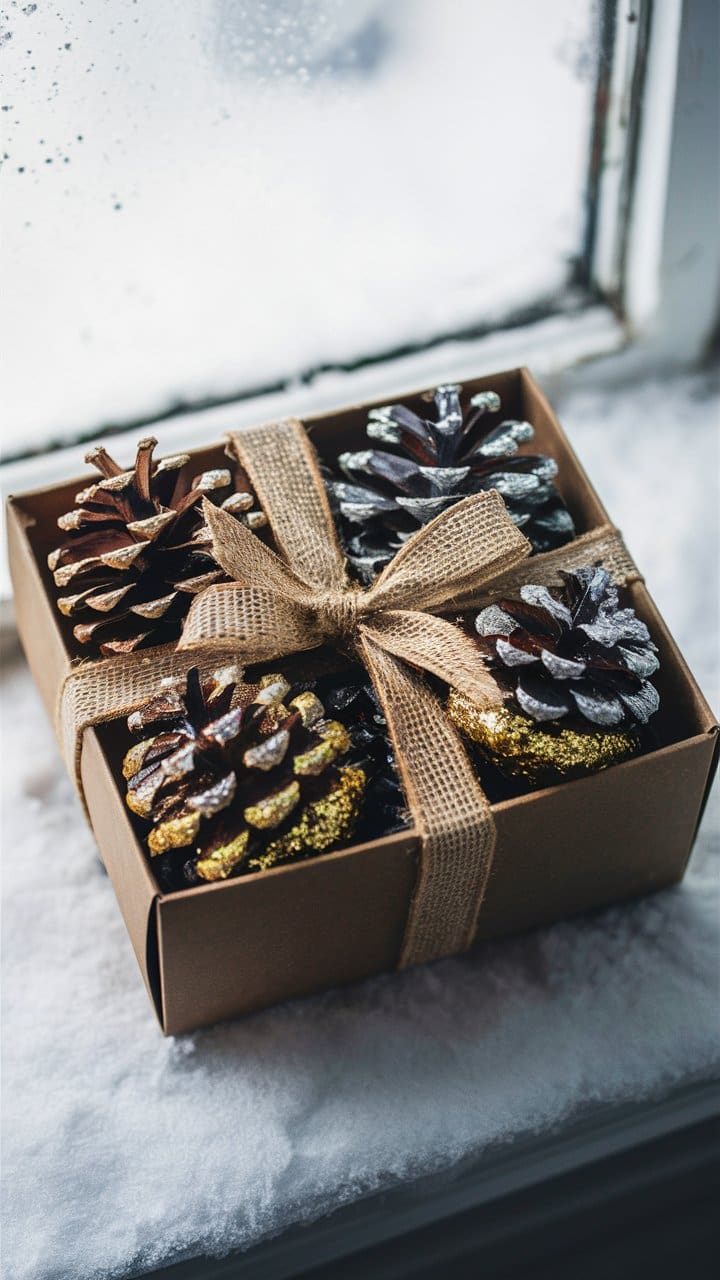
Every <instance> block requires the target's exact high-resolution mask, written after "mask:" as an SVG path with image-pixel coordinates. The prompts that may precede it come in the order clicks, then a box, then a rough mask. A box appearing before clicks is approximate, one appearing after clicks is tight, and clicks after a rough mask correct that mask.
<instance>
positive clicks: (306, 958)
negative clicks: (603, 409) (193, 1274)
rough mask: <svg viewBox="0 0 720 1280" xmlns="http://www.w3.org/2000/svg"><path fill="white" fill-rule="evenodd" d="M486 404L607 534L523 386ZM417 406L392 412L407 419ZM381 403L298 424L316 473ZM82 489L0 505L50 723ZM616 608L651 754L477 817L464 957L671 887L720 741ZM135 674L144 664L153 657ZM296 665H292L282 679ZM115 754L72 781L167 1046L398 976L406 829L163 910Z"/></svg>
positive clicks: (103, 729) (107, 743) (657, 623)
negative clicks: (62, 559) (244, 1016)
mask: <svg viewBox="0 0 720 1280" xmlns="http://www.w3.org/2000/svg"><path fill="white" fill-rule="evenodd" d="M487 389H492V390H495V391H497V392H499V394H500V396H501V398H502V406H503V415H504V416H507V417H513V418H518V419H527V420H528V421H530V422H531V423H532V425H533V427H534V428H535V440H534V442H533V450H535V449H537V450H540V451H542V452H545V453H548V454H550V455H551V456H552V457H553V458H554V459H555V460H556V462H557V463H558V467H559V476H558V488H559V489H560V492H561V494H562V496H563V498H564V499H565V502H566V504H567V506H568V507H569V509H570V511H571V513H572V515H573V518H574V520H575V524H576V527H577V531H578V533H584V532H588V531H591V530H593V529H597V528H599V527H600V526H602V525H604V524H606V523H607V521H608V517H607V514H606V512H605V510H604V508H603V506H602V504H601V503H600V501H599V499H598V497H597V495H596V494H595V492H594V490H593V488H592V486H591V484H590V482H589V480H588V479H587V477H586V475H585V473H584V472H583V470H582V468H581V467H580V465H579V463H578V461H577V459H576V457H575V455H574V453H573V451H572V450H571V448H570V446H569V444H568V441H567V439H566V437H565V435H564V432H563V431H562V428H561V427H560V425H559V423H558V421H557V419H556V417H555V415H554V414H553V412H552V409H551V408H550V406H549V405H548V403H547V401H546V399H545V397H544V396H543V394H542V392H541V391H540V390H539V388H538V387H537V385H536V384H535V383H534V381H533V380H532V378H531V376H530V375H529V374H528V372H527V371H526V370H522V369H519V370H512V371H509V372H504V373H500V374H494V375H492V376H489V377H483V378H480V379H477V380H475V381H473V382H472V383H466V384H464V395H465V396H470V395H474V394H475V393H476V392H478V391H482V390H487ZM423 394H425V393H424V392H415V393H411V394H408V395H402V396H398V397H396V399H397V400H402V401H403V402H404V403H406V404H408V405H409V406H410V407H412V408H415V409H419V408H421V407H422V401H421V400H420V397H421V396H422V395H423ZM382 403H385V401H376V402H374V403H373V404H362V405H355V406H353V407H351V408H348V409H345V410H342V411H339V412H333V413H329V414H322V415H318V416H315V417H310V418H307V419H305V422H304V425H305V427H306V430H307V432H308V434H309V436H310V438H311V440H312V441H313V442H314V444H315V446H316V448H317V450H318V452H319V454H320V456H321V457H322V458H325V459H328V460H332V459H334V458H335V457H336V456H337V455H338V454H339V453H340V452H342V451H344V450H347V449H355V448H362V447H363V446H364V444H365V436H364V429H365V425H366V422H367V414H368V410H369V409H370V408H373V407H377V406H379V405H380V404H382ZM191 458H192V461H191V465H192V468H193V471H194V472H197V471H200V470H202V469H205V468H209V467H214V466H221V465H223V461H224V456H223V445H222V444H217V445H214V446H212V447H209V448H203V449H198V450H195V451H194V452H193V453H192V455H191ZM86 483H87V478H86V477H85V478H81V479H80V480H77V479H76V480H74V481H71V482H68V483H67V484H62V485H55V486H52V487H50V488H47V489H43V490H36V491H34V492H32V493H25V494H21V495H17V496H14V497H12V498H10V499H9V502H8V539H9V550H10V567H11V573H12V578H13V584H14V590H15V602H16V614H17V624H18V630H19V633H20V636H21V639H22V642H23V645H24V648H25V652H26V654H27V658H28V662H29V664H30V667H31V670H32V672H33V676H34V678H35V681H36V683H37V686H38V688H39V690H40V693H41V695H42V698H43V700H44V702H45V705H46V708H47V710H48V713H49V715H50V716H51V717H52V718H53V722H56V720H57V707H58V700H59V697H60V692H61V689H62V686H63V682H64V680H65V677H66V676H67V674H68V673H69V671H70V670H71V669H72V668H73V664H74V663H76V662H77V660H78V659H80V658H81V657H84V656H85V654H84V653H83V651H82V648H81V646H79V645H78V643H77V642H76V641H75V639H74V637H73V635H72V623H71V622H70V621H69V620H68V619H66V618H64V617H62V616H61V614H60V613H59V612H58V610H57V608H56V605H55V599H56V595H57V591H56V588H55V585H54V583H53V580H52V576H51V574H50V572H49V570H48V568H47V555H48V552H49V551H50V550H51V549H52V548H53V547H54V546H56V545H57V543H58V530H57V524H56V521H57V517H58V516H59V515H60V514H62V513H63V512H65V511H68V510H70V509H71V507H72V505H73V500H74V495H75V493H76V492H77V490H78V489H79V488H82V487H83V486H84V485H85V484H86ZM628 594H629V596H630V598H631V602H632V604H633V606H634V608H635V610H636V611H637V613H638V615H639V616H640V617H641V618H642V619H643V620H644V621H645V622H646V623H647V625H648V627H649V628H650V631H651V634H652V637H653V640H654V641H655V643H656V644H657V646H658V649H659V656H660V661H661V666H660V670H659V672H658V673H657V675H656V676H655V677H653V680H654V683H655V684H656V685H657V687H658V689H659V692H660V697H661V704H660V710H659V712H658V713H657V715H656V716H655V717H654V721H653V723H654V726H655V730H656V738H657V741H658V743H659V744H660V745H659V746H657V747H656V749H654V750H652V751H650V752H648V753H646V754H643V755H640V756H637V757H636V758H634V759H631V760H629V761H627V762H626V763H623V764H619V765H616V766H614V767H612V768H609V769H607V770H605V771H604V772H601V773H597V774H595V775H593V776H591V777H588V778H585V779H582V780H579V781H574V782H565V783H563V784H562V785H559V786H553V787H547V788H544V789H542V790H536V791H533V792H531V793H528V794H523V795H521V796H518V797H516V798H513V799H509V800H505V801H502V802H501V803H498V804H495V805H493V817H494V820H495V825H496V829H497V845H496V851H495V856H494V859H493V863H492V867H491V871H490V877H489V881H488V884H487V889H486V894H485V897H484V899H483V902H482V906H481V910H480V914H479V921H478V927H477V933H476V939H477V941H478V942H480V941H483V940H486V939H490V938H498V937H501V936H504V935H508V934H512V933H517V932H520V931H524V930H528V929H531V928H534V927H537V926H539V925H544V924H548V923H550V922H551V921H554V920H558V919H561V918H563V917H567V916H570V915H574V914H577V913H580V912H584V911H588V910H590V909H593V908H599V907H603V906H607V905H609V904H611V903H616V902H619V901H622V900H623V899H628V898H632V897H635V896H638V895H641V894H645V893H648V892H651V891H654V890H657V889H661V888H664V887H665V886H667V885H670V884H673V883H674V882H676V881H678V880H679V879H680V878H681V877H682V875H683V872H684V869H685V866H686V864H687V860H688V857H689V854H690V850H691V847H692V843H693V839H694V836H695V832H696V830H697V826H698V822H699V820H700V816H701V813H702V809H703V804H704V800H705V797H706V795H707V791H708V788H709V785H710V781H711V777H712V773H713V767H714V764H715V763H716V758H717V741H718V739H717V729H718V726H717V725H716V723H715V721H714V717H713V715H712V713H711V711H710V709H709V707H708V706H707V704H706V702H705V700H704V699H703V696H702V694H701V693H700V690H699V689H698V687H697V684H696V683H695V681H694V679H693V677H692V675H691V673H690V671H689V670H688V668H687V666H686V664H685V662H684V661H683V658H682V656H681V654H680V653H679V651H678V649H677V646H676V645H675V643H674V641H673V639H672V637H671V635H670V634H669V632H668V630H667V627H666V626H665V623H664V622H663V619H662V618H661V616H660V614H659V613H658V611H657V609H656V607H655V605H654V604H653V601H652V599H651V597H650V595H649V594H648V592H647V590H646V588H645V586H644V584H643V583H642V582H634V583H633V584H632V586H630V587H629V588H628ZM137 660H138V661H139V662H144V663H146V664H147V663H152V650H146V651H144V653H142V654H141V655H138V658H137ZM302 661H303V659H302V656H301V655H300V656H296V657H295V658H293V659H292V664H293V667H294V669H295V670H296V671H297V670H302ZM298 664H299V666H298ZM188 665H189V663H188ZM273 665H274V666H275V667H277V666H278V665H279V664H277V663H276V664H273ZM286 665H287V664H286ZM127 745H128V740H127V730H126V726H125V721H124V719H122V720H117V721H111V722H110V723H108V724H103V725H98V726H96V727H94V728H88V729H87V730H86V731H85V733H84V736H83V741H82V752H81V758H80V772H81V777H82V786H83V791H84V796H85V800H86V804H87V809H88V814H89V818H90V821H91V823H92V827H93V831H94V833H95V836H96V839H97V842H98V847H99V850H100V853H101V856H102V859H103V862H104V864H105V867H106V869H107V872H108V875H109V877H110V880H111V881H112V884H113V888H114V890H115V893H116V896H117V899H118V902H119V905H120V909H121V911H122V914H123V917H124V920H125V924H126V926H127V930H128V933H129V935H130V939H131V942H132V945H133V948H134V950H135V955H136V957H137V961H138V964H139V966H140V969H141V972H142V974H143V977H144V979H145V983H146V986H147V989H148V992H149V994H150V997H151V1000H152V1002H153V1005H154V1007H155V1009H156V1012H157V1016H158V1018H159V1020H160V1023H161V1026H162V1028H163V1030H164V1032H165V1033H166V1034H176V1033H179V1032H183V1031H188V1030H191V1029H193V1028H195V1027H198V1026H201V1025H204V1024H208V1023H213V1022H215V1021H218V1020H219V1019H221V1018H227V1017H231V1016H233V1015H236V1014H240V1013H244V1012H247V1011H250V1010H253V1009H258V1008H262V1007H264V1006H266V1005H269V1004H273V1003H276V1002H277V1001H280V1000H284V999H287V998H289V997H294V996H300V995H305V994H309V993H311V992H314V991H318V990H321V989H323V988H327V987H332V986H338V985H341V984H345V983H349V982H354V981H357V980H359V979H362V978H365V977H368V976H370V975H372V974H376V973H379V972H382V971H384V970H392V969H393V968H395V967H396V966H397V963H398V958H399V955H400V951H401V946H402V941H403V936H404V931H405V924H406V920H407V918H408V912H409V909H410V904H411V902H412V899H413V894H414V890H415V885H416V880H417V875H418V863H419V849H420V844H419V838H418V835H417V832H416V831H415V830H414V829H413V828H412V827H408V828H407V829H406V830H403V831H401V832H399V833H396V834H393V835H390V836H386V837H384V838H381V839H378V840H375V841H372V842H371V843H366V844H361V845H355V846H352V847H348V848H344V849H341V850H339V851H337V852H334V853H328V854H323V855H321V856H318V857H316V858H314V859H311V860H308V861H305V862H299V863H294V864H288V865H285V866H280V867H277V868H275V869H272V870H268V871H263V872H258V873H255V874H251V875H247V876H243V877H239V878H237V879H234V880H233V879H229V880H225V881H221V882H216V883H211V884H203V885H199V886H197V887H194V888H190V889H184V890H182V891H179V892H174V893H164V892H162V891H161V889H160V887H159V885H158V883H157V882H156V879H155V876H154V874H153V870H152V864H151V862H150V861H149V860H148V858H147V856H146V853H145V850H144V847H143V841H142V824H141V823H140V822H139V821H138V820H137V819H135V818H134V817H133V816H132V814H131V813H130V812H129V811H128V809H127V808H126V806H125V803H124V797H123V792H122V789H121V788H122V777H121V772H120V762H121V760H122V756H123V754H124V751H125V750H126V749H127Z"/></svg>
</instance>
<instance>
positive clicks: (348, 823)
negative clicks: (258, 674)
mask: <svg viewBox="0 0 720 1280" xmlns="http://www.w3.org/2000/svg"><path fill="white" fill-rule="evenodd" d="M237 682H238V673H237V671H236V670H235V669H234V668H227V669H225V670H223V671H218V672H216V673H215V674H214V675H213V677H212V678H211V679H210V680H208V681H206V682H205V683H203V682H202V681H201V679H200V674H199V671H198V669H197V668H196V667H194V668H193V669H192V670H191V671H189V672H188V675H187V680H186V682H184V684H183V682H182V681H181V682H178V681H173V680H172V679H170V680H168V681H166V682H164V686H163V689H162V692H161V693H160V694H159V695H158V696H157V697H155V698H151V699H150V701H149V702H147V703H146V704H145V706H144V707H143V708H142V709H141V710H139V711H136V712H134V713H133V714H132V715H131V716H130V718H129V720H128V727H129V728H130V730H131V732H133V733H142V734H143V735H144V736H143V740H142V741H141V742H139V743H137V744H136V745H135V746H134V747H131V749H130V750H129V751H128V753H127V755H126V756H125V760H124V764H123V773H124V776H125V778H126V780H127V804H128V807H129V808H130V809H132V811H133V812H134V813H136V814H138V815H139V816H140V817H142V818H145V819H147V820H149V821H150V822H151V823H152V829H151V831H150V833H149V836H148V839H147V844H148V849H149V851H150V855H151V856H152V857H159V856H164V855H168V854H169V855H170V858H169V864H168V865H166V866H165V870H166V872H167V873H168V875H169V882H170V884H171V887H178V886H179V885H182V883H183V882H184V883H185V884H187V883H190V884H192V883H196V882H197V881H198V880H224V879H226V878H227V877H228V876H231V875H237V874H239V873H242V872H246V871H257V870H261V869H264V868H266V867H269V866H273V865H275V864H277V863H279V862H285V861H289V860H292V859H295V858H298V857H308V856H311V855H312V854H314V853H321V852H323V851H325V850H327V849H329V848H330V847H331V846H337V845H339V844H342V843H343V842H345V841H347V839H348V838H349V837H350V836H351V834H352V832H353V830H354V827H355V823H356V821H357V818H358V815H359V812H360V808H361V805H362V800H363V795H364V791H365V781H366V777H365V772H364V770H363V769H361V768H359V767H356V766H348V765H345V766H341V765H340V764H339V763H338V762H339V761H340V760H341V759H342V757H343V756H344V755H346V753H347V752H348V751H349V749H350V746H351V740H350V735H349V733H348V731H347V729H346V728H345V726H344V725H342V724H341V723H339V722H338V721H337V720H328V719H326V717H325V710H324V708H323V705H322V703H321V702H320V700H319V699H318V697H317V696H316V695H315V694H314V693H311V692H304V693H300V694H298V696H297V697H295V698H292V699H291V700H290V701H289V703H288V705H287V706H285V705H284V702H283V699H285V698H286V697H287V695H288V693H289V692H290V686H289V684H288V683H287V681H286V680H285V679H284V677H283V676H282V675H269V676H266V677H265V678H264V679H263V680H262V682H261V684H260V686H259V687H258V686H254V687H253V688H249V687H247V686H246V687H245V689H243V690H239V689H238V684H237ZM238 693H239V694H240V695H242V694H243V693H244V694H245V698H244V699H243V697H242V696H240V698H239V699H238V696H237V695H238ZM148 735H149V736H148ZM175 850H179V851H183V852H182V854H181V859H180V862H178V859H177V857H176V855H175V853H174V851H175ZM188 855H190V857H189V860H187V859H188Z"/></svg>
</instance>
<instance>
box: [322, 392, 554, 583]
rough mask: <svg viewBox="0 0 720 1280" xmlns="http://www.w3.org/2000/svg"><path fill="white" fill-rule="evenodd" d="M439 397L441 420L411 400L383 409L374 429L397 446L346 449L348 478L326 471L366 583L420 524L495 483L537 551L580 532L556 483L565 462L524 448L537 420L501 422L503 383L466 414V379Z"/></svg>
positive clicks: (376, 436)
mask: <svg viewBox="0 0 720 1280" xmlns="http://www.w3.org/2000/svg"><path fill="white" fill-rule="evenodd" d="M434 399H435V408H436V421H435V422H431V421H429V420H427V419H425V418H421V417H418V415H417V414H415V413H413V412H412V411H411V410H410V409H407V408H406V407H405V406H404V405H401V404H394V405H388V406H386V407H385V408H382V409H373V410H372V411H371V413H370V417H369V422H368V427H367V434H368V436H369V437H370V439H371V440H377V441H380V442H381V443H382V444H384V445H392V446H394V448H395V450H397V452H391V451H389V450H388V449H364V450H361V451H358V452H354V453H343V454H341V455H340V457H339V458H338V464H339V467H340V470H341V471H342V472H343V474H344V475H345V476H346V477H347V479H346V480H341V479H339V478H337V477H334V476H331V475H328V476H327V478H326V483H327V487H328V491H329V494H330V500H331V504H332V506H333V509H334V511H335V513H336V516H337V517H338V524H339V527H340V535H341V537H342V539H343V541H344V544H345V548H346V551H347V556H348V559H349V560H350V562H351V563H352V564H353V565H354V567H355V569H356V571H357V573H358V575H359V577H360V578H361V580H362V581H364V582H366V583H369V582H372V580H373V579H374V578H375V576H376V575H377V573H378V572H379V571H380V570H381V569H382V568H383V566H384V565H386V564H387V563H388V562H389V561H390V560H392V558H393V556H394V555H395V553H396V552H397V551H399V549H400V547H401V546H402V544H403V542H405V541H406V540H407V538H408V537H409V536H410V534H411V533H412V532H414V530H415V529H417V528H418V526H419V525H424V524H426V523H427V522H428V521H429V520H432V519H433V517H434V516H436V515H438V514H439V513H440V512H441V511H444V510H445V508H446V507H449V506H452V504H453V503H454V502H458V501H459V500H460V498H464V497H467V495H468V494H470V493H479V492H481V491H482V490H486V489H496V490H497V491H498V493H499V494H500V495H501V497H502V498H503V499H504V501H505V505H506V506H507V509H508V512H509V514H510V516H511V517H512V519H513V521H514V522H515V524H516V525H518V526H519V527H520V528H521V529H522V530H523V533H524V534H525V535H526V537H527V538H528V539H529V540H530V542H531V543H532V547H533V550H535V551H548V550H550V549H551V548H552V547H559V546H561V545H562V544H563V543H565V542H567V541H569V539H570V538H572V537H574V534H575V529H574V526H573V522H572V518H571V516H570V513H569V512H568V511H567V509H566V507H565V506H564V504H563V501H562V498H561V497H560V494H559V493H558V492H557V489H556V488H555V486H554V484H553V479H554V477H555V476H556V475H557V465H556V463H555V462H554V461H553V459H552V458H548V457H545V456H543V455H541V454H526V453H520V452H518V449H519V446H520V445H521V444H525V443H526V442H527V441H528V440H532V438H533V428H532V426H531V425H530V423H529V422H515V421H510V420H508V421H504V422H498V414H499V411H500V397H499V396H498V395H497V394H496V393H495V392H494V391H483V392H480V393H479V394H478V395H475V396H473V397H472V399H471V401H470V404H471V407H472V410H471V412H470V413H469V414H468V416H467V418H466V419H465V420H463V415H462V410H461V407H460V387H458V386H455V385H452V384H449V385H446V386H441V387H438V388H437V391H436V392H435V397H434ZM488 415H489V418H488ZM366 479H367V481H368V483H365V480H366Z"/></svg>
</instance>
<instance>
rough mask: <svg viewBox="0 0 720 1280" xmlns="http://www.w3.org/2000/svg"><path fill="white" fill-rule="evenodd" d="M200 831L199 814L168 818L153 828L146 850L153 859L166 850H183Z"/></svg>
mask: <svg viewBox="0 0 720 1280" xmlns="http://www.w3.org/2000/svg"><path fill="white" fill-rule="evenodd" d="M199 829H200V814H199V813H187V814H183V815H182V817H180V818H169V819H168V821H167V822H160V823H159V824H158V826H157V827H153V829H152V831H151V832H150V835H149V836H148V849H149V850H150V854H151V856H152V857H153V858H156V857H157V856H158V854H160V853H167V851H168V849H183V848H184V847H185V845H188V844H192V842H193V840H194V839H195V837H196V835H197V833H198V831H199Z"/></svg>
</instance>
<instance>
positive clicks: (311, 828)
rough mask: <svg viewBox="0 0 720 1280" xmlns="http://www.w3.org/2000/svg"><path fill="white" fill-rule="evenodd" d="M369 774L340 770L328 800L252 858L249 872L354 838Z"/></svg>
mask: <svg viewBox="0 0 720 1280" xmlns="http://www.w3.org/2000/svg"><path fill="white" fill-rule="evenodd" d="M365 783H366V777H365V771H364V769H359V768H357V767H355V766H353V767H347V768H344V769H339V770H338V781H337V783H336V784H335V786H333V787H332V788H331V790H330V791H329V792H328V794H327V795H326V796H323V797H322V799H320V800H313V801H312V803H311V804H309V805H307V807H306V808H305V809H304V811H303V813H302V815H301V817H300V819H299V820H298V822H296V823H295V825H294V827H292V828H291V829H290V831H286V833H285V835H283V836H280V837H279V838H278V839H277V840H273V841H272V842H271V843H270V844H269V845H267V847H266V848H265V850H264V851H263V852H262V853H260V854H257V855H256V856H255V857H253V858H251V860H250V862H249V863H248V871H267V869H268V868H269V867H274V866H276V865H277V864H278V863H280V862H285V861H287V859H289V858H296V857H300V856H302V855H304V856H308V855H311V854H313V853H324V852H325V851H326V850H327V849H329V848H330V847H331V846H332V845H336V844H342V843H344V842H346V841H347V840H348V839H349V838H350V836H351V835H352V833H353V831H354V829H355V824H356V822H357V819H358V815H359V813H360V809H361V807H362V801H363V796H364V794H365Z"/></svg>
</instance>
